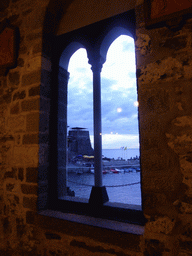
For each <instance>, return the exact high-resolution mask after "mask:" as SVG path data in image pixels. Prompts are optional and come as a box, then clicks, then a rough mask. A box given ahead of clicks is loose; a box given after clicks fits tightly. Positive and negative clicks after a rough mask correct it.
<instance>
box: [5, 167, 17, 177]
mask: <svg viewBox="0 0 192 256" xmlns="http://www.w3.org/2000/svg"><path fill="white" fill-rule="evenodd" d="M7 178H14V179H17V168H12V171H9V172H6V173H5V174H4V179H7Z"/></svg>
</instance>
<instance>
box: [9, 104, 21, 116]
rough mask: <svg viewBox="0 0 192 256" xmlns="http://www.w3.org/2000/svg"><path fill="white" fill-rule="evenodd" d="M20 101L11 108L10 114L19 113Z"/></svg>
mask: <svg viewBox="0 0 192 256" xmlns="http://www.w3.org/2000/svg"><path fill="white" fill-rule="evenodd" d="M19 110H20V108H19V102H17V103H16V104H15V105H13V106H12V107H11V109H10V114H11V115H16V114H19Z"/></svg>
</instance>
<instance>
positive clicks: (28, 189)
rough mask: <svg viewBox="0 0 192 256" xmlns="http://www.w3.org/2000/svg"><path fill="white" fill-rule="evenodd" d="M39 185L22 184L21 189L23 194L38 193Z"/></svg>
mask: <svg viewBox="0 0 192 256" xmlns="http://www.w3.org/2000/svg"><path fill="white" fill-rule="evenodd" d="M37 189H38V186H37V185H28V184H21V191H22V193H23V194H31V195H37Z"/></svg>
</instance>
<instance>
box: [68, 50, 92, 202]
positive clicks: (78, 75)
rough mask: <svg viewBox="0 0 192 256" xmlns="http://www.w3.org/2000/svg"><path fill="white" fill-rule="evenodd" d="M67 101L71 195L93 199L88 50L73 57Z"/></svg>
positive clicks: (69, 68) (90, 81) (90, 78)
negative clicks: (91, 194) (91, 195)
mask: <svg viewBox="0 0 192 256" xmlns="http://www.w3.org/2000/svg"><path fill="white" fill-rule="evenodd" d="M68 71H69V73H70V78H69V82H68V104H67V127H68V133H67V134H68V138H67V141H68V143H67V172H68V186H69V188H70V191H71V193H69V195H71V196H75V197H78V198H85V199H89V197H90V193H91V188H92V186H94V174H93V170H94V150H93V143H91V141H92V142H93V85H92V84H93V82H92V71H91V66H90V65H89V64H88V58H87V53H86V50H85V49H83V48H80V49H79V50H77V51H76V52H75V53H74V54H73V55H72V56H71V58H70V61H69V67H68Z"/></svg>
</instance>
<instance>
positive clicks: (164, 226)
mask: <svg viewBox="0 0 192 256" xmlns="http://www.w3.org/2000/svg"><path fill="white" fill-rule="evenodd" d="M175 222H176V221H175V220H174V219H173V220H171V219H170V218H168V217H162V218H159V219H157V220H155V221H151V222H149V223H147V224H146V229H147V230H148V231H150V232H154V233H164V234H169V233H171V231H172V230H173V227H174V226H175Z"/></svg>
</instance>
